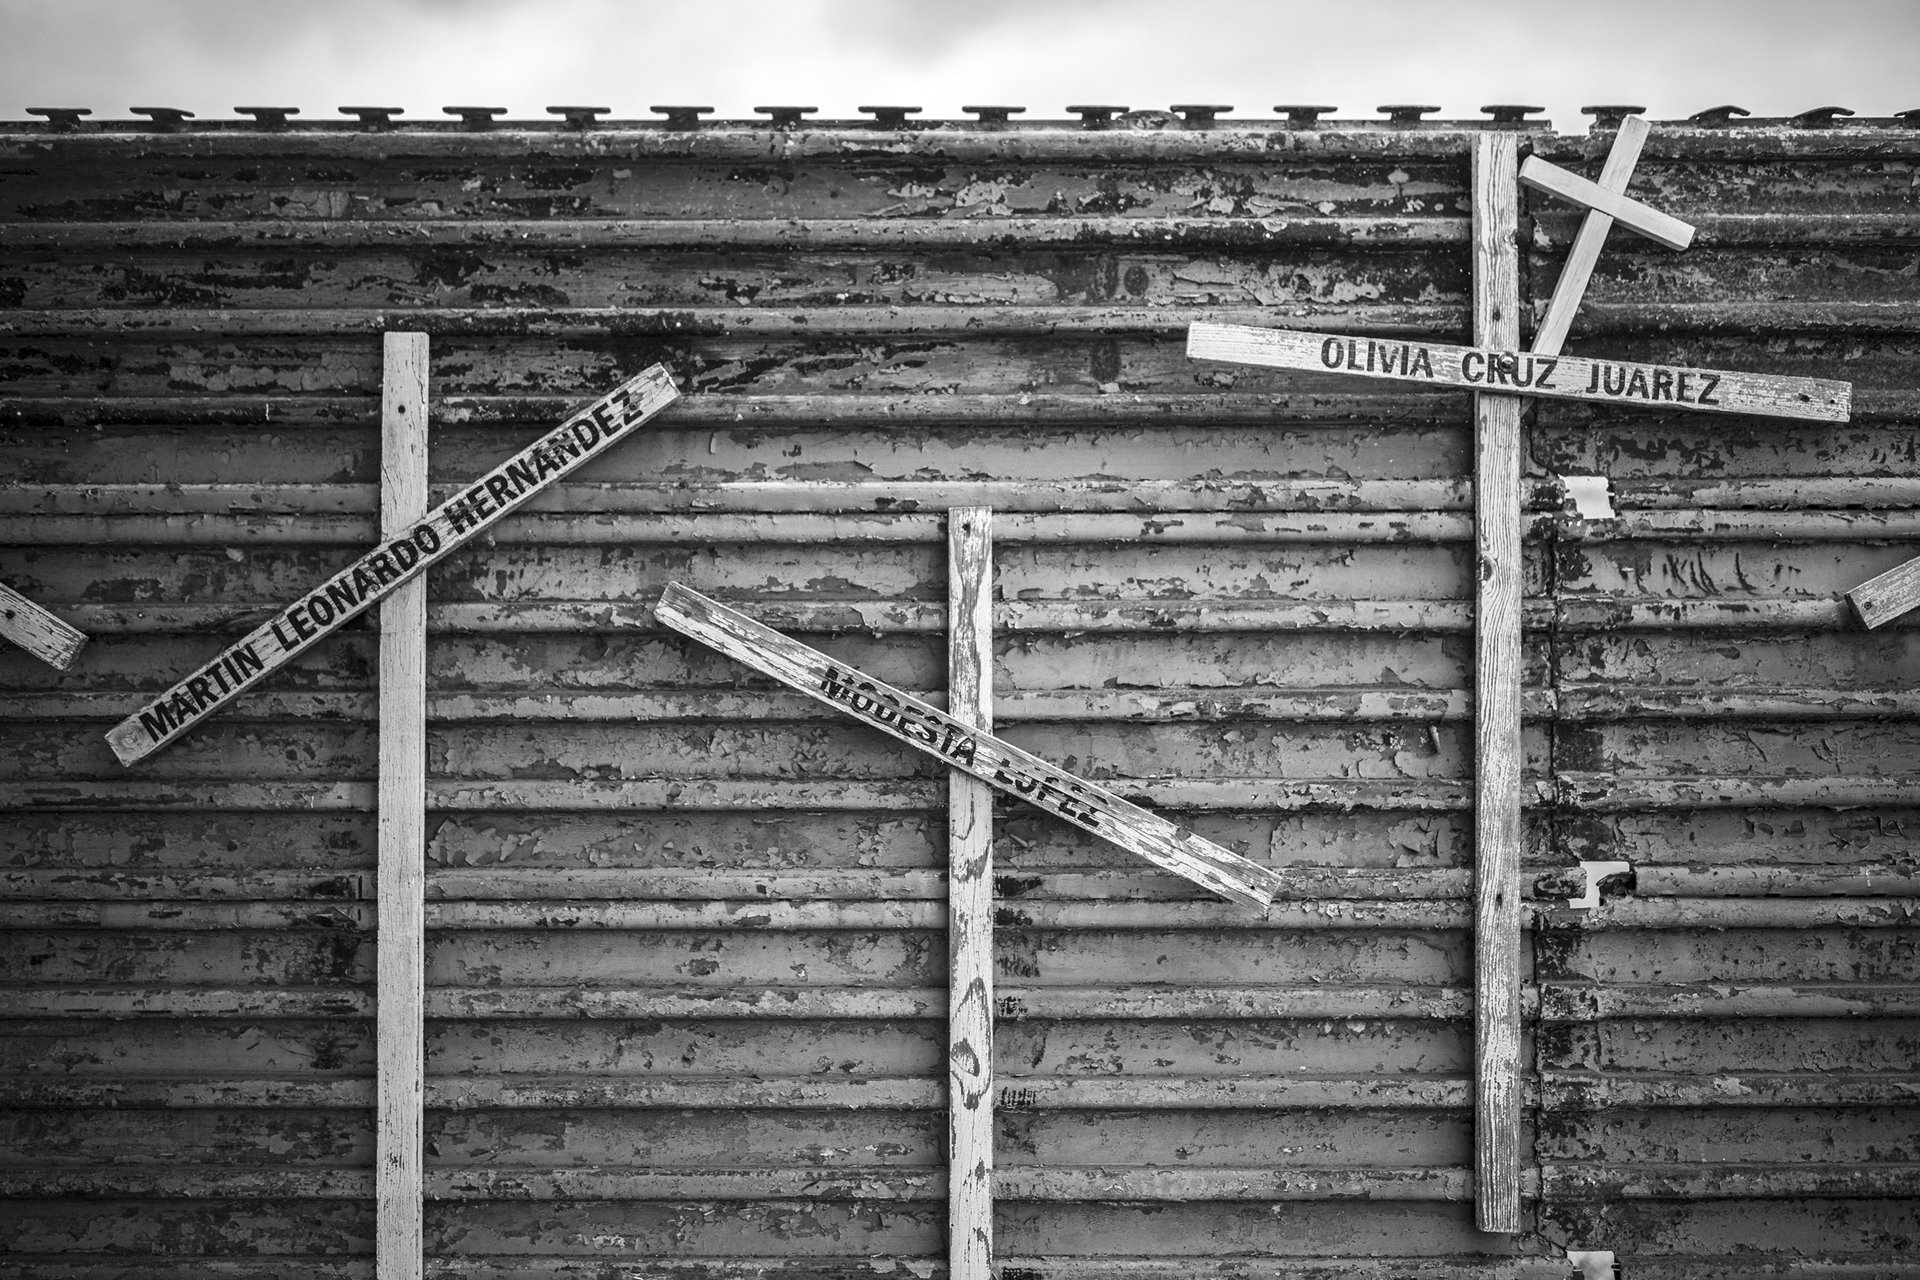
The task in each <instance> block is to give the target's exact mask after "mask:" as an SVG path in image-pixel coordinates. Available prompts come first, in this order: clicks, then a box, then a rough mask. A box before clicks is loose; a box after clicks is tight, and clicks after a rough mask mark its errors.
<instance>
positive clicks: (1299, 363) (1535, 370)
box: [1187, 321, 1853, 422]
mask: <svg viewBox="0 0 1920 1280" xmlns="http://www.w3.org/2000/svg"><path fill="white" fill-rule="evenodd" d="M1187 354H1188V355H1189V356H1191V357H1193V358H1194V359H1198V360H1222V361H1226V362H1227V363H1230V364H1251V365H1264V366H1266V367H1268V368H1273V369H1299V370H1303V371H1307V372H1312V373H1337V374H1344V375H1348V376H1353V377H1361V378H1384V379H1388V380H1390V381H1394V382H1416V383H1422V384H1425V385H1427V386H1434V387H1457V388H1459V389H1460V390H1462V391H1498V392H1504V393H1507V394H1512V395H1522V396H1548V397H1550V398H1554V399H1560V400H1590V401H1598V402H1601V403H1606V404H1618V405H1628V406H1631V407H1634V408H1642V409H1648V408H1662V409H1687V410H1698V411H1700V412H1704V413H1750V414H1760V415H1764V416H1767V417H1774V418H1812V419H1816V420H1819V421H1822V422H1845V421H1847V419H1848V418H1849V417H1850V416H1851V413H1852V401H1853V384H1852V383H1850V382H1832V381H1828V380H1827V379H1824V378H1789V377H1781V376H1778V375H1774V374H1763V373H1735V372H1728V371H1726V370H1721V369H1694V368H1689V367H1686V366H1682V365H1663V364H1634V363H1630V362H1627V361H1621V360H1587V359H1583V358H1581V357H1578V356H1542V355H1532V354H1529V353H1527V352H1524V351H1503V350H1500V349H1498V348H1492V347H1456V346H1449V345H1447V344H1444V343H1439V342H1416V341H1410V340H1406V339H1400V338H1369V337H1358V336H1348V335H1343V334H1329V333H1308V332H1305V331H1303V330H1298V329H1265V328H1254V327H1252V326H1250V325H1235V324H1214V323H1211V322H1204V321H1203V322H1199V323H1196V324H1194V325H1192V326H1190V327H1189V328H1188V329H1187Z"/></svg>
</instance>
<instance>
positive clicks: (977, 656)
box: [946, 507, 995, 1280]
mask: <svg viewBox="0 0 1920 1280" xmlns="http://www.w3.org/2000/svg"><path fill="white" fill-rule="evenodd" d="M946 524H947V690H948V692H947V714H949V715H950V716H952V717H953V718H954V720H956V721H958V722H959V723H961V724H964V725H966V726H968V727H969V728H973V729H979V730H982V731H985V732H992V730H993V542H994V528H993V524H994V517H993V511H992V509H991V508H988V507H956V508H953V509H952V510H950V511H948V513H947V521H946ZM993 927H994V915H993V789H992V788H991V787H989V786H987V784H986V783H985V782H982V781H981V780H980V779H978V778H976V777H973V776H972V775H971V774H968V773H965V772H963V771H962V770H959V769H950V770H948V772H947V1272H948V1275H950V1276H951V1277H953V1280H988V1278H989V1277H990V1276H991V1274H992V1268H993V1196H994V1177H995V1173H994V1149H993V1140H994V1118H993V1117H994V1109H993Z"/></svg>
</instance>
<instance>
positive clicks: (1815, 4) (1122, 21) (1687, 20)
mask: <svg viewBox="0 0 1920 1280" xmlns="http://www.w3.org/2000/svg"><path fill="white" fill-rule="evenodd" d="M0 36H3V37H4V38H0V97H3V98H4V101H0V116H4V117H5V118H8V119H22V118H25V117H24V110H25V108H27V107H29V106H87V107H92V108H93V109H94V111H95V113H96V116H97V117H118V118H125V117H126V116H127V110H126V109H127V108H128V107H130V106H177V107H186V108H188V109H190V110H193V111H196V112H199V113H201V114H203V115H209V116H217V117H230V116H232V114H233V111H232V108H233V107H234V106H235V105H236V104H244V105H255V104H263V105H286V106H297V107H300V108H302V110H303V112H304V113H305V114H306V115H307V116H309V117H318V118H322V119H338V118H339V117H338V115H337V114H336V112H335V108H336V107H338V106H339V105H341V104H343V103H351V104H361V103H368V104H378V105H389V106H400V107H405V108H406V109H407V110H408V112H409V114H412V115H415V116H428V117H432V118H435V119H439V118H443V117H442V116H441V115H440V108H441V107H442V106H445V105H448V104H456V103H457V104H477V105H485V106H500V107H506V108H508V109H509V112H510V113H511V115H512V116H514V117H517V118H530V117H539V116H540V115H541V114H542V109H543V108H544V107H546V106H548V105H550V104H562V103H564V104H587V105H596V106H606V107H611V108H612V109H613V110H614V113H615V115H616V116H619V117H624V118H629V119H632V118H649V117H647V114H646V108H648V107H649V106H651V105H653V104H656V103H688V104H702V105H711V106H714V107H717V108H719V111H720V115H722V116H731V117H745V116H747V115H749V113H750V109H751V108H753V107H756V106H763V105H788V104H791V105H802V106H817V107H820V108H822V113H823V115H825V116H851V115H853V114H854V108H855V107H857V106H859V105H861V104H869V103H881V104H895V103H897V104H913V105H919V106H922V107H925V108H926V114H927V116H928V117H931V118H940V117H946V118H954V117H958V116H960V112H959V108H960V106H961V105H963V104H967V103H1007V104H1016V105H1025V106H1027V107H1028V108H1029V109H1030V113H1029V114H1030V116H1031V117H1034V118H1054V119H1057V118H1060V117H1061V116H1063V115H1064V114H1065V113H1064V107H1065V106H1066V105H1067V104H1068V103H1081V102H1098V103H1113V104H1118V105H1125V106H1129V107H1134V108H1142V107H1154V108H1165V107H1166V106H1168V105H1170V104H1172V103H1175V102H1218V103H1230V104H1232V105H1234V106H1235V107H1237V108H1238V109H1239V113H1240V114H1242V115H1246V116H1254V117H1268V118H1270V117H1271V116H1272V110H1271V109H1272V107H1273V105H1274V104H1275V103H1279V102H1323V103H1328V104H1333V105H1337V106H1339V107H1341V108H1343V111H1342V114H1351V115H1360V116H1365V115H1372V114H1373V108H1374V107H1376V106H1378V105H1379V104H1381V103H1387V102H1421V103H1433V104H1436V105H1439V106H1441V107H1443V108H1445V114H1447V115H1450V116H1467V117H1472V116H1473V115H1475V114H1476V112H1477V109H1478V108H1479V107H1480V106H1481V105H1482V104H1484V103H1490V102H1524V103H1536V104H1540V105H1544V106H1546V107H1547V108H1548V109H1549V115H1550V116H1551V118H1552V119H1553V120H1554V121H1555V123H1556V124H1558V125H1559V127H1560V128H1561V129H1562V130H1563V131H1572V130H1577V129H1582V128H1584V127H1585V121H1584V119H1583V118H1582V117H1581V116H1580V115H1579V111H1578V108H1579V107H1580V106H1581V105H1582V104H1585V103H1592V102H1604V103H1635V104H1640V105H1644V106H1646V107H1648V108H1649V109H1650V111H1649V114H1650V115H1652V116H1653V117H1654V118H1655V119H1672V118H1677V117H1680V116H1685V115H1687V114H1690V113H1692V112H1694V111H1697V110H1699V109H1701V108H1703V107H1708V106H1713V105H1715V104H1718V103H1734V104H1737V105H1739V106H1743V107H1746V108H1748V109H1750V110H1752V111H1753V112H1754V113H1755V114H1756V115H1790V114H1793V113H1795V112H1798V111H1802V110H1805V109H1806V108H1809V107H1814V106H1820V105H1823V104H1828V103H1833V104H1837V105H1840V106H1846V107H1852V108H1853V109H1855V110H1856V111H1858V112H1859V113H1860V114H1862V115H1878V116H1885V115H1890V114H1892V113H1893V112H1896V111H1900V110H1905V109H1907V108H1913V107H1920V75H1916V74H1915V68H1916V66H1920V0H1795V2H1788V0H1737V2H1736V0H1701V2H1698V3H1695V2H1691V0H1589V2H1588V3H1579V4H1572V3H1555V2H1548V0H1534V2H1532V3H1523V2H1519V0H1514V2H1508V0H1455V2H1448V0H1423V2H1419V3H1416V2H1413V0H1306V2H1303V0H890V2H889V0H778V2H776V3H769V2H766V0H707V2H706V3H704V4H703V3H687V2H685V0H680V2H676V3H671V4H669V3H656V2H655V0H625V2H622V0H297V2H296V0H0Z"/></svg>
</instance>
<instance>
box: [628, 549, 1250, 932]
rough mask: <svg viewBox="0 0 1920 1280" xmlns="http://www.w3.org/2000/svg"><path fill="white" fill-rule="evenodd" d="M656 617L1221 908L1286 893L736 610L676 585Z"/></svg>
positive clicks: (1144, 815) (1243, 861)
mask: <svg viewBox="0 0 1920 1280" xmlns="http://www.w3.org/2000/svg"><path fill="white" fill-rule="evenodd" d="M653 615H654V617H656V618H658V619H659V620H660V621H661V622H662V623H664V624H665V625H666V626H669V627H671V628H673V629H674V630H675V631H678V632H680V633H681V634H683V635H688V636H691V637H693V638H694V639H695V640H698V641H700V642H701V643H703V644H706V645H710V646H711V647H713V648H715V649H717V650H719V651H720V652H721V653H724V654H725V655H727V656H728V657H729V658H732V659H733V660H734V661H736V662H740V663H743V664H745V665H746V666H749V667H752V668H753V669H754V670H755V671H758V672H760V673H761V674H763V675H769V676H772V677H773V678H774V679H775V680H778V681H780V682H781V683H782V684H785V685H787V686H789V687H790V688H793V689H797V690H799V691H800V692H801V693H804V694H806V695H807V696H808V697H811V698H815V699H817V700H819V701H821V702H824V703H826V704H827V705H828V706H829V707H832V708H833V709H834V710H836V711H839V712H841V713H843V714H847V715H852V716H854V717H855V718H856V719H858V720H860V721H862V722H863V723H866V724H869V725H872V726H873V727H874V728H877V729H880V730H882V731H883V732H885V733H888V734H890V735H892V736H893V737H894V738H897V739H898V740H899V741H901V742H904V743H906V744H907V745H908V746H910V747H914V748H916V749H918V750H920V751H924V752H926V753H927V754H928V755H930V756H932V757H933V758H934V759H936V760H938V761H940V762H941V763H942V764H945V765H948V766H949V767H951V768H954V769H960V770H963V771H965V772H967V773H970V774H972V775H973V776H974V777H976V778H978V779H980V780H981V781H982V782H985V783H986V784H988V785H989V786H991V787H994V788H996V789H998V790H1000V791H1003V792H1005V793H1006V794H1008V795H1010V796H1012V797H1014V798H1015V799H1018V800H1026V801H1028V802H1029V803H1032V804H1034V805H1037V806H1039V807H1040V808H1041V809H1044V810H1046V811H1047V812H1048V813H1051V814H1054V815H1055V816H1057V817H1060V818H1064V819H1065V820H1066V821H1068V822H1070V823H1072V824H1073V825H1074V826H1076V827H1079V828H1080V829H1081V830H1083V831H1090V832H1092V833H1093V834H1094V835H1096V836H1099V837H1100V838H1102V839H1103V840H1107V841H1110V842H1111V843H1113V844H1116V845H1118V846H1119V847H1121V848H1122V849H1125V850H1126V851H1127V852H1129V853H1132V854H1137V855H1138V856H1140V857H1142V858H1145V859H1146V860H1147V861H1149V862H1152V863H1154V864H1155V865H1157V866H1160V867H1164V868H1165V869H1166V870H1168V871H1171V872H1173V873H1174V874H1175V875H1180V876H1185V877H1186V878H1187V879H1189V880H1191V881H1193V882H1194V883H1195V884H1198V885H1201V886H1203V887H1205V888H1208V889H1211V890H1212V891H1213V892H1215V893H1217V894H1219V895H1220V896H1222V897H1224V898H1230V899H1232V900H1233V901H1235V902H1242V903H1245V904H1247V905H1248V906H1252V907H1259V908H1261V909H1263V910H1264V909H1265V908H1266V907H1268V906H1269V905H1271V904H1272V902H1273V895H1274V891H1275V890H1276V889H1277V888H1278V887H1279V885H1280V875H1279V873H1278V872H1276V871H1274V870H1273V869H1271V868H1269V867H1263V866H1261V865H1260V864H1259V863H1257V862H1253V861H1251V860H1249V859H1247V858H1243V857H1241V856H1240V855H1239V854H1237V853H1234V852H1233V851H1232V850H1230V849H1224V848H1222V847H1221V846H1219V845H1217V844H1215V843H1213V842H1212V841H1211V840H1207V839H1204V838H1203V837H1201V836H1199V835H1196V834H1195V833H1193V832H1192V831H1189V830H1187V829H1185V828H1184V827H1180V826H1176V825H1175V824H1174V823H1171V822H1169V821H1167V820H1166V819H1165V818H1163V817H1161V816H1160V815H1159V814H1156V813H1150V812H1148V811H1147V810H1145V809H1142V808H1141V807H1140V806H1138V805H1136V804H1132V803H1130V802H1128V801H1126V800H1123V799H1121V798H1120V797H1119V796H1117V795H1115V794H1113V793H1112V792H1111V791H1108V790H1107V789H1106V788H1104V787H1102V786H1099V785H1098V784H1096V783H1092V782H1087V781H1084V780H1082V779H1080V778H1077V777H1075V776H1073V775H1072V774H1070V773H1068V772H1066V771H1065V770H1063V769H1060V768H1058V767H1056V766H1054V765H1051V764H1048V763H1047V762H1046V761H1045V760H1042V759H1040V757H1038V756H1036V755H1034V754H1032V753H1031V752H1028V751H1024V750H1022V749H1021V748H1019V747H1016V746H1014V745H1013V744H1012V743H1011V742H1007V741H1005V740H1004V739H1001V738H997V737H995V736H994V735H993V734H991V733H988V732H987V731H985V730H984V729H979V728H975V727H973V726H971V725H968V724H963V723H962V722H960V721H959V720H956V719H954V718H953V717H952V716H949V715H947V714H946V713H944V712H942V711H939V710H937V709H936V708H934V707H933V706H931V705H929V704H928V703H925V702H923V701H921V700H920V699H918V698H916V697H914V696H913V695H912V694H909V693H903V692H902V691H900V690H899V689H896V688H894V687H893V686H892V685H889V684H887V683H885V682H884V681H880V680H876V679H874V678H873V677H872V676H869V675H866V674H864V673H862V672H859V671H856V670H854V669H853V668H851V667H849V666H847V665H846V664H844V663H841V662H837V661H835V660H834V659H832V658H829V657H828V656H827V655H826V654H824V653H821V652H820V651H819V650H818V649H812V648H809V647H808V646H806V645H804V644H801V643H800V642H799V641H797V640H794V639H792V638H790V637H788V636H784V635H782V634H781V633H780V632H778V631H775V630H773V629H772V628H771V627H766V626H762V625H761V624H760V623H758V622H755V621H754V620H753V619H752V618H749V617H748V616H747V615H746V614H744V613H741V612H739V611H738V610H736V609H730V608H728V607H727V606H726V605H723V604H721V603H719V602H718V601H715V600H709V599H708V598H707V597H705V596H703V595H701V594H700V593H699V592H697V591H692V590H689V589H688V588H686V587H683V586H681V585H680V584H679V583H677V582H676V583H671V584H669V585H668V587H667V589H666V592H665V593H664V594H663V595H662V596H661V598H660V603H659V604H658V605H656V606H655V607H654V611H653Z"/></svg>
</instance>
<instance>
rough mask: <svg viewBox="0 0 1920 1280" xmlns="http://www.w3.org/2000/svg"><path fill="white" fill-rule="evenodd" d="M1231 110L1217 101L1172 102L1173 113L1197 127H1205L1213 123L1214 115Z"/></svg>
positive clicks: (1223, 113)
mask: <svg viewBox="0 0 1920 1280" xmlns="http://www.w3.org/2000/svg"><path fill="white" fill-rule="evenodd" d="M1231 110H1233V108H1232V107H1230V106H1223V105H1220V104H1218V103H1208V102H1176V103H1174V104H1173V113H1174V114H1175V115H1177V116H1179V117H1180V119H1181V120H1182V121H1183V122H1185V123H1186V124H1187V125H1189V126H1191V127H1193V128H1197V129H1204V128H1206V127H1207V126H1208V125H1210V124H1212V123H1213V121H1214V117H1215V116H1223V115H1225V114H1227V112H1229V111H1231Z"/></svg>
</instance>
